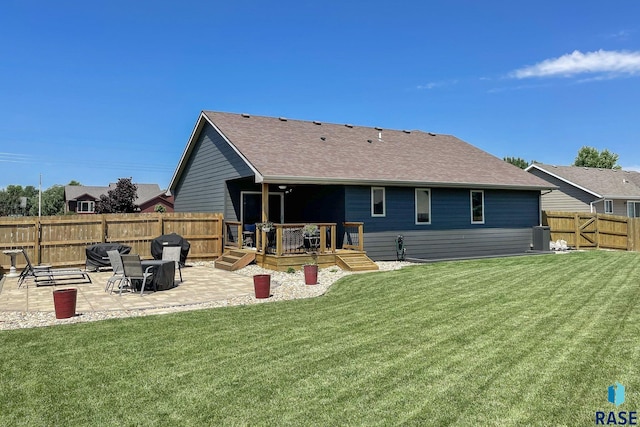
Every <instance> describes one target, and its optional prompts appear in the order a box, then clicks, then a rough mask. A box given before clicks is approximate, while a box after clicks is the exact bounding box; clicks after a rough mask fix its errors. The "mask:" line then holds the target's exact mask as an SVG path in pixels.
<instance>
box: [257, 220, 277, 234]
mask: <svg viewBox="0 0 640 427" xmlns="http://www.w3.org/2000/svg"><path fill="white" fill-rule="evenodd" d="M256 227H257V228H258V230H261V231H264V232H266V233H268V232H270V231H271V230H273V222H271V221H265V222H259V223H257V224H256Z"/></svg>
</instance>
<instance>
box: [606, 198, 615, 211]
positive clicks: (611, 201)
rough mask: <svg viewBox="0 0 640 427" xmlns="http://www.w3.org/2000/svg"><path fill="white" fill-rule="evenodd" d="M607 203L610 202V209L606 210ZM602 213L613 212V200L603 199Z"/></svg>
mask: <svg viewBox="0 0 640 427" xmlns="http://www.w3.org/2000/svg"><path fill="white" fill-rule="evenodd" d="M607 203H611V210H610V211H607ZM604 213H606V214H613V200H610V199H605V201H604Z"/></svg>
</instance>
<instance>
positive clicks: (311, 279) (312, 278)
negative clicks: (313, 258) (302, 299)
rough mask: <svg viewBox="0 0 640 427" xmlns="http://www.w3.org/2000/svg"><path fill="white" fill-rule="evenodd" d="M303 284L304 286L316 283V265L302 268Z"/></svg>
mask: <svg viewBox="0 0 640 427" xmlns="http://www.w3.org/2000/svg"><path fill="white" fill-rule="evenodd" d="M304 283H305V284H306V285H315V284H317V283H318V266H317V265H305V266H304Z"/></svg>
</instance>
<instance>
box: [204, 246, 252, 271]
mask: <svg viewBox="0 0 640 427" xmlns="http://www.w3.org/2000/svg"><path fill="white" fill-rule="evenodd" d="M255 259H256V253H255V252H253V251H249V252H245V251H241V250H230V251H227V252H225V253H223V254H222V256H221V257H220V258H218V259H217V260H216V261H215V263H214V265H215V267H216V268H219V269H221V270H227V271H235V270H240V269H241V268H243V267H246V266H247V265H249V264H251V263H252V262H253V261H254V260H255Z"/></svg>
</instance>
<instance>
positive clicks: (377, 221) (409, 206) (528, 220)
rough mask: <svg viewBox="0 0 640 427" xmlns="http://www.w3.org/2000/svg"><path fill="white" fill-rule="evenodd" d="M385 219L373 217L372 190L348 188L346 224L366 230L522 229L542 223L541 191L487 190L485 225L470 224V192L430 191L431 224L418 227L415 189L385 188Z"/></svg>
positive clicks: (459, 190)
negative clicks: (359, 226) (352, 223)
mask: <svg viewBox="0 0 640 427" xmlns="http://www.w3.org/2000/svg"><path fill="white" fill-rule="evenodd" d="M385 196H386V216H385V217H372V216H371V187H364V186H363V187H355V186H351V187H347V188H346V193H345V199H346V200H345V210H346V215H345V216H346V220H347V221H361V222H364V223H365V231H366V232H367V233H370V232H379V231H393V230H416V231H417V230H451V229H477V228H523V227H533V226H535V225H538V222H539V192H537V191H514V190H484V207H485V223H484V224H471V205H470V203H471V202H470V190H469V189H457V188H431V224H428V225H416V224H415V188H413V187H386V188H385Z"/></svg>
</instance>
